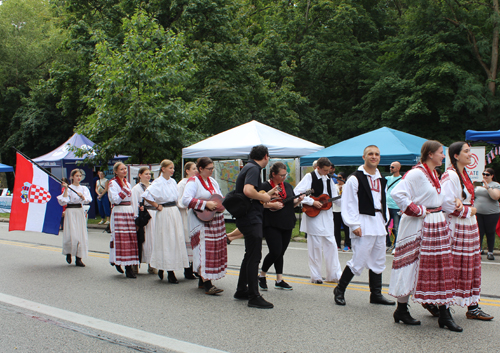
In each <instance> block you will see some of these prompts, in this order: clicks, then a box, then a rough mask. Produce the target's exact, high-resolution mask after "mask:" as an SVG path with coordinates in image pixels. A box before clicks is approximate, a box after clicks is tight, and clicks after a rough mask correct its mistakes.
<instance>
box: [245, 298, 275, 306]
mask: <svg viewBox="0 0 500 353" xmlns="http://www.w3.org/2000/svg"><path fill="white" fill-rule="evenodd" d="M248 306H249V307H251V308H257V309H272V308H274V305H273V304H271V303H269V302H268V301H267V300H265V299H264V298H263V297H262V296H261V295H258V296H256V297H255V298H252V299H250V300H249V301H248Z"/></svg>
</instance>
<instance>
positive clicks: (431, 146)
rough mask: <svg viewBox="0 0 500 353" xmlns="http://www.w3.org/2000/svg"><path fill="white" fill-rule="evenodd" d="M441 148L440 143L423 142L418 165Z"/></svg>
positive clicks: (433, 141) (434, 141)
mask: <svg viewBox="0 0 500 353" xmlns="http://www.w3.org/2000/svg"><path fill="white" fill-rule="evenodd" d="M441 146H442V144H441V142H439V141H436V140H427V141H425V142H424V144H423V145H422V148H421V149H420V163H425V161H427V158H429V154H431V153H435V152H436V151H437V150H438V149H439V147H441Z"/></svg>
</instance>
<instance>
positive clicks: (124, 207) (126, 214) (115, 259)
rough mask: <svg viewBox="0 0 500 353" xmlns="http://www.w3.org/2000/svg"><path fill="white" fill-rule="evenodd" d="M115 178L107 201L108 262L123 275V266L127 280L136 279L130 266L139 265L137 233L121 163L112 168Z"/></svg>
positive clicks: (124, 167)
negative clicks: (109, 236)
mask: <svg viewBox="0 0 500 353" xmlns="http://www.w3.org/2000/svg"><path fill="white" fill-rule="evenodd" d="M113 171H114V173H115V177H114V178H113V179H111V180H110V182H109V189H108V194H109V199H110V201H111V203H112V204H113V211H112V212H111V241H110V243H109V262H110V263H111V266H116V270H117V271H118V272H120V273H123V269H122V267H121V266H122V265H124V266H125V271H126V276H127V278H136V276H135V274H134V271H133V269H132V265H139V250H138V248H137V233H136V228H135V222H134V210H133V208H132V205H131V204H132V203H131V201H132V189H131V186H130V184H129V183H128V181H127V178H126V176H127V166H126V165H125V164H123V163H121V162H118V163H115V165H114V167H113Z"/></svg>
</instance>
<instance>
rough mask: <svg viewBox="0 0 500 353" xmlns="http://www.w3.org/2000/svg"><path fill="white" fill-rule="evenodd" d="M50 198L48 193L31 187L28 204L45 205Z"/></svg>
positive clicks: (42, 189) (34, 186)
mask: <svg viewBox="0 0 500 353" xmlns="http://www.w3.org/2000/svg"><path fill="white" fill-rule="evenodd" d="M51 197H52V196H50V193H49V192H48V191H47V190H45V189H44V188H42V187H41V186H38V185H34V184H32V185H31V188H30V194H29V202H34V203H47V202H49V201H50V199H51Z"/></svg>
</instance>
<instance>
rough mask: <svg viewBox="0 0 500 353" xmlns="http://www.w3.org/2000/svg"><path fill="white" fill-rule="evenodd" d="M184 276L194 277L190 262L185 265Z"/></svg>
mask: <svg viewBox="0 0 500 353" xmlns="http://www.w3.org/2000/svg"><path fill="white" fill-rule="evenodd" d="M184 278H185V279H196V277H195V275H194V274H193V263H192V262H191V263H190V264H189V267H186V268H185V269H184Z"/></svg>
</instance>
